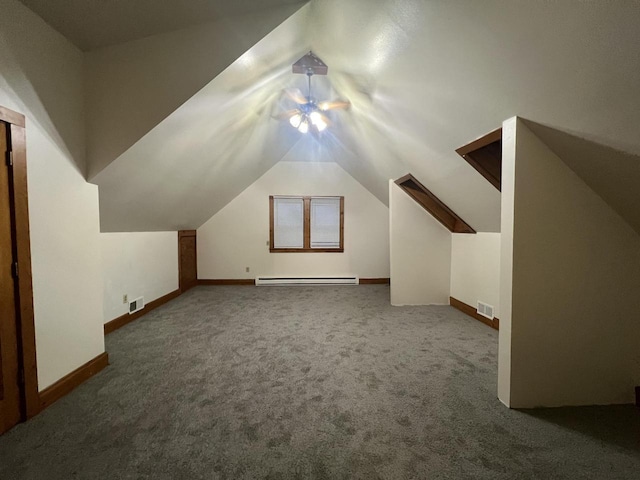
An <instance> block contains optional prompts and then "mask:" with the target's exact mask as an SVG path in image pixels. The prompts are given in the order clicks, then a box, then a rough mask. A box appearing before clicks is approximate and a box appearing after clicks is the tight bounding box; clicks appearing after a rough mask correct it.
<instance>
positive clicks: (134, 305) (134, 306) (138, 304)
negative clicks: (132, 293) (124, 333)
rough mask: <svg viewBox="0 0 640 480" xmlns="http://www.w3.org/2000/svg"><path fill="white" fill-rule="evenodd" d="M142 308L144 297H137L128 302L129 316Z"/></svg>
mask: <svg viewBox="0 0 640 480" xmlns="http://www.w3.org/2000/svg"><path fill="white" fill-rule="evenodd" d="M143 308H144V297H138V298H136V299H135V300H132V301H130V302H129V314H132V313H136V312H139V311H140V310H142V309H143Z"/></svg>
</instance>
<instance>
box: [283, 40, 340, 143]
mask: <svg viewBox="0 0 640 480" xmlns="http://www.w3.org/2000/svg"><path fill="white" fill-rule="evenodd" d="M292 70H293V73H297V74H304V75H306V76H307V78H308V81H309V90H308V95H306V96H305V95H303V93H302V92H301V91H300V89H298V88H290V89H286V90H285V94H286V95H287V96H288V97H289V98H290V99H291V100H293V101H294V102H295V103H297V104H298V106H297V108H294V109H292V110H288V111H286V112H283V113H281V114H279V115H277V116H276V118H278V119H283V120H289V123H290V124H291V126H292V127H294V128H297V129H298V131H299V132H300V133H307V132H308V131H309V130H310V129H311V128H313V129H315V130H316V131H318V132H322V131H323V130H325V129H326V128H327V126H328V125H329V123H330V121H329V119H328V118H327V116H326V115H325V114H324V112H327V111H329V110H335V109H347V108H349V106H350V105H351V103H349V102H348V101H345V100H334V101H321V102H318V101H317V100H316V99H315V98H314V97H313V96H312V95H311V77H312V76H313V75H326V74H327V72H328V70H329V67H327V65H325V63H324V62H323V61H322V60H320V59H319V58H318V57H317V56H316V55H314V53H313V52H309V53H307V54H306V55H305V56H304V57H302V58H301V59H300V60H298V61H297V62H296V63H294V64H293V67H292Z"/></svg>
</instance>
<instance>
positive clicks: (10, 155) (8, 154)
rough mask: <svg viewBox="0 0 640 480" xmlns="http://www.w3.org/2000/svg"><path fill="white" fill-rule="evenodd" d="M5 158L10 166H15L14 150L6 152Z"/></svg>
mask: <svg viewBox="0 0 640 480" xmlns="http://www.w3.org/2000/svg"><path fill="white" fill-rule="evenodd" d="M5 160H6V162H7V166H8V167H13V152H12V151H9V152H6V153H5Z"/></svg>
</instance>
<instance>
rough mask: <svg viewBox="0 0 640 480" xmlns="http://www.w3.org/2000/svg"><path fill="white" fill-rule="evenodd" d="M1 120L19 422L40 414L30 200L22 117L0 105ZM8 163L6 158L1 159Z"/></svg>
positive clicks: (23, 119) (23, 120) (23, 118)
mask: <svg viewBox="0 0 640 480" xmlns="http://www.w3.org/2000/svg"><path fill="white" fill-rule="evenodd" d="M0 121H3V122H5V123H7V124H8V125H7V127H8V128H7V131H9V132H10V134H9V138H8V143H7V147H8V149H9V152H11V153H10V154H9V155H10V157H11V160H12V163H13V166H12V168H11V169H10V172H9V190H10V192H11V193H12V201H13V212H12V213H13V222H14V225H13V226H14V229H15V231H14V235H15V237H14V238H15V242H16V257H17V258H16V262H17V263H18V278H17V280H18V282H17V298H16V316H17V329H18V361H21V365H18V367H19V368H21V369H22V372H24V375H23V377H24V382H23V383H22V405H21V407H22V412H21V413H22V421H25V420H28V419H29V418H31V417H33V416H34V415H36V414H37V413H38V412H40V409H41V408H40V395H39V393H38V366H37V363H36V335H35V324H34V315H33V283H32V279H31V242H30V239H29V238H30V237H29V197H28V191H27V148H26V135H25V133H26V132H25V117H24V115H22V114H20V113H18V112H14V111H13V110H9V109H8V108H5V107H1V106H0ZM2 160H3V161H4V162H6V163H7V164H8V162H9V159H8V158H7V159H5V158H3V159H2Z"/></svg>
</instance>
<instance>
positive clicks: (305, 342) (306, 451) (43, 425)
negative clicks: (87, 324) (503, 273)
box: [0, 285, 640, 480]
mask: <svg viewBox="0 0 640 480" xmlns="http://www.w3.org/2000/svg"><path fill="white" fill-rule="evenodd" d="M497 341H498V339H497V332H495V331H494V330H491V329H490V328H488V327H486V326H484V325H482V324H481V323H479V322H477V321H475V320H472V319H470V318H469V317H466V316H465V315H463V314H462V313H460V312H458V311H457V310H454V309H453V308H451V307H445V306H442V307H391V306H390V305H389V290H388V287H386V286H377V285H371V286H359V287H297V288H286V287H275V288H274V287H198V288H195V289H193V290H191V291H189V292H187V293H186V294H185V295H183V296H181V297H179V298H178V299H176V300H174V301H172V302H170V303H169V304H167V305H165V306H163V307H161V308H159V309H157V310H155V311H154V312H151V313H150V314H148V315H146V316H145V317H143V318H141V319H139V320H137V321H136V322H134V323H132V324H130V325H128V326H126V327H124V328H122V329H120V330H118V331H117V332H115V333H113V334H111V335H109V336H108V337H107V351H108V352H109V355H110V360H111V366H110V367H108V368H107V369H106V370H104V371H103V372H102V373H100V374H99V375H97V376H96V377H94V378H93V379H91V380H90V381H88V382H87V383H85V384H84V385H82V386H80V387H79V388H78V389H76V390H75V391H74V392H72V393H71V394H70V395H68V396H67V397H65V398H64V399H62V400H60V401H59V402H58V403H56V404H54V405H53V406H52V407H50V408H49V409H47V410H46V411H45V412H43V413H42V414H41V415H39V416H37V417H36V418H34V419H33V420H31V421H29V422H27V423H26V424H22V425H19V426H18V427H16V428H14V429H13V430H11V431H10V432H9V433H7V434H6V435H4V436H2V437H0V478H1V479H3V480H10V479H22V478H28V479H120V478H122V479H124V478H126V479H139V478H153V479H198V478H206V479H277V478H283V479H294V478H299V479H307V478H308V479H348V478H356V479H368V480H372V479H378V478H384V479H439V478H450V479H467V478H473V479H510V480H511V479H527V478H531V479H534V478H535V479H560V478H566V479H598V480H602V479H637V478H640V448H639V443H638V442H639V435H640V419H639V416H638V412H637V411H636V409H635V408H634V407H632V406H619V407H593V408H591V407H590V408H566V409H550V410H539V411H528V412H522V411H513V410H509V409H507V408H506V407H504V406H503V405H502V404H501V403H500V402H499V401H498V400H497V399H496V369H497V366H496V355H497Z"/></svg>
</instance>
